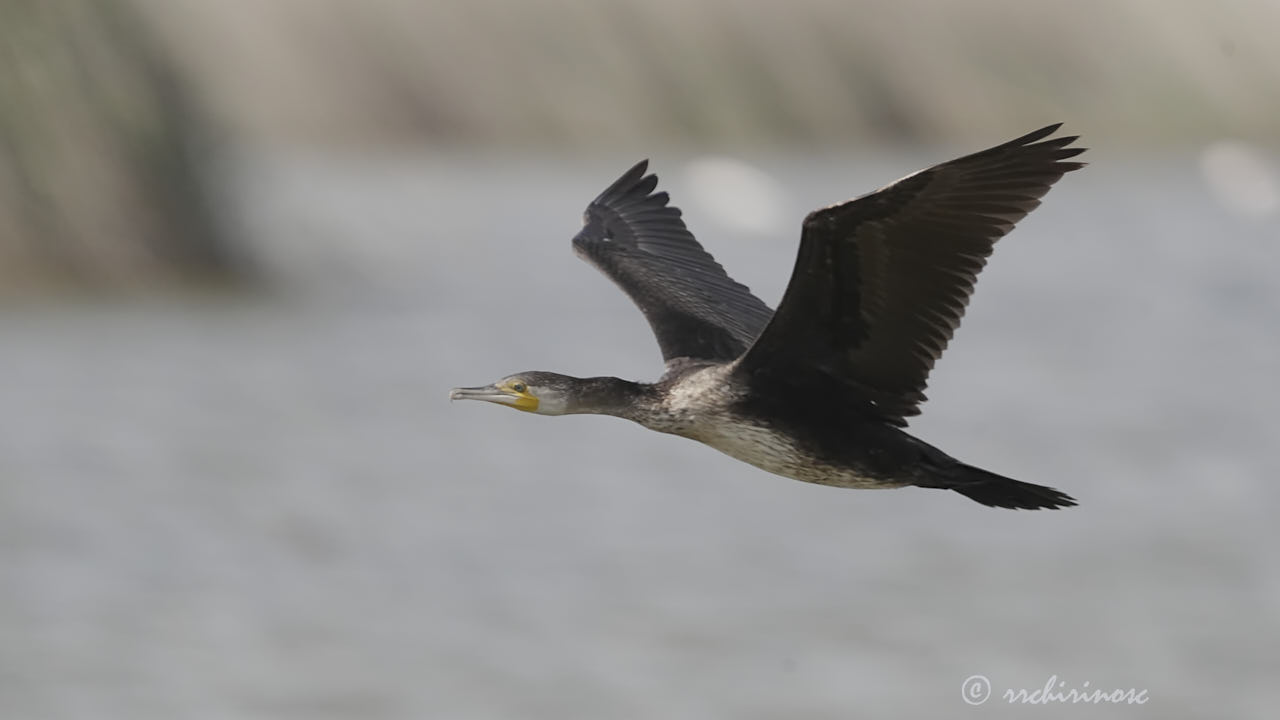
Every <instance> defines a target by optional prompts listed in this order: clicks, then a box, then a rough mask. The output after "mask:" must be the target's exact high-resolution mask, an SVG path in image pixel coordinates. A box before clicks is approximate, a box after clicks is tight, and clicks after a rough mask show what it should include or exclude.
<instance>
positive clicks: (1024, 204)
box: [740, 125, 1084, 425]
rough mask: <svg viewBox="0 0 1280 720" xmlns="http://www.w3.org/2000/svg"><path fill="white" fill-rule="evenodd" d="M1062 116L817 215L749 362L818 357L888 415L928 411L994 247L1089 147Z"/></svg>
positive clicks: (789, 367)
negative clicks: (933, 381) (941, 361)
mask: <svg viewBox="0 0 1280 720" xmlns="http://www.w3.org/2000/svg"><path fill="white" fill-rule="evenodd" d="M1058 127H1059V125H1050V126H1049V127H1046V128H1043V129H1041V130H1037V131H1035V132H1033V133H1031V134H1029V135H1025V136H1023V137H1020V138H1018V139H1017V140H1013V141H1011V142H1008V143H1005V144H1003V145H999V146H997V147H993V148H991V149H989V150H984V151H983V152H979V153H975V154H973V155H968V156H966V157H962V158H960V159H958V160H952V161H951V162H947V163H943V164H941V165H937V166H934V167H932V168H929V169H928V170H923V171H921V172H918V173H916V174H914V175H909V176H907V177H905V178H903V179H901V180H899V181H898V182H896V183H893V184H892V185H889V186H887V187H884V188H882V189H880V190H877V191H876V192H873V193H871V194H869V195H864V196H862V197H860V198H857V199H854V200H850V201H848V202H845V203H842V204H840V205H833V206H832V207H829V208H824V209H822V210H818V211H816V212H814V213H812V214H810V215H809V216H808V217H807V218H805V221H804V230H803V234H802V236H801V239H800V251H799V257H798V258H797V259H796V267H795V271H794V272H793V273H792V276H791V282H790V285H789V286H788V287H787V291H786V294H785V295H783V298H782V302H781V303H780V304H779V305H778V312H777V314H775V315H774V318H773V320H772V322H770V323H769V326H768V328H766V329H765V331H764V332H763V333H762V334H761V336H760V339H759V340H758V341H757V342H756V343H755V345H754V346H753V347H752V348H751V349H750V350H749V351H748V352H747V355H746V356H745V357H744V358H743V360H742V363H741V364H740V369H741V370H743V371H746V372H749V373H758V372H760V371H761V370H768V369H771V368H776V369H778V370H783V369H785V370H786V371H790V372H795V371H799V372H803V371H804V370H805V369H806V368H815V369H817V370H819V371H821V372H823V373H825V374H826V375H828V376H834V377H836V378H838V379H840V380H843V381H844V382H847V383H849V384H850V385H852V386H853V387H854V388H856V389H857V390H859V391H860V392H861V393H862V394H863V395H864V396H865V397H866V398H867V399H868V400H870V401H872V402H873V403H874V404H875V405H876V408H877V411H878V413H879V414H880V415H881V416H882V417H883V418H884V419H885V420H886V421H888V422H892V423H895V424H898V425H905V424H906V420H905V418H906V417H907V416H909V415H916V414H918V413H919V412H920V410H919V407H918V406H919V404H920V403H921V402H922V401H923V400H924V399H925V396H924V392H923V391H924V388H925V384H926V381H927V380H928V377H929V371H930V370H931V369H932V368H933V364H934V362H935V361H936V360H937V359H938V357H939V356H941V355H942V351H943V350H944V349H945V348H946V346H947V342H948V341H949V340H950V339H951V336H952V334H953V333H954V332H955V329H956V327H957V326H958V325H959V324H960V318H961V317H962V316H963V315H964V309H965V305H966V304H968V302H969V295H970V294H971V293H972V292H973V284H974V282H975V281H976V279H977V276H978V273H979V271H981V270H982V267H983V266H984V265H985V264H986V258H987V256H988V255H990V254H991V249H992V246H993V245H994V244H995V242H996V241H997V240H999V239H1000V238H1001V237H1003V236H1004V235H1005V233H1007V232H1009V231H1010V230H1011V229H1013V225H1014V223H1016V222H1018V221H1019V220H1021V219H1022V218H1023V217H1025V216H1026V214H1027V213H1029V212H1031V211H1032V210H1033V209H1035V207H1036V206H1037V205H1039V204H1040V198H1041V197H1042V196H1043V195H1044V194H1045V193H1046V192H1048V191H1049V186H1051V185H1053V183H1055V182H1057V181H1058V180H1059V179H1060V178H1061V177H1062V175H1063V174H1064V173H1066V172H1068V171H1071V170H1075V169H1077V168H1080V167H1082V166H1083V163H1078V162H1063V161H1064V160H1065V159H1067V158H1071V157H1075V156H1076V155H1079V154H1080V153H1082V152H1084V150H1083V148H1069V147H1067V145H1069V144H1071V143H1072V142H1074V141H1075V140H1076V138H1075V137H1062V138H1055V139H1052V140H1044V138H1046V137H1048V136H1049V135H1051V134H1052V133H1053V132H1054V131H1055V130H1057V129H1058Z"/></svg>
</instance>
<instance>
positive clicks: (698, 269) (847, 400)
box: [450, 125, 1084, 509]
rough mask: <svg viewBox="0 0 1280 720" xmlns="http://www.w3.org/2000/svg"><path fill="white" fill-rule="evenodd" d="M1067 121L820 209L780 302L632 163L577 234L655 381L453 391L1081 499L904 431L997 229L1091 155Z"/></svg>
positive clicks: (806, 473)
mask: <svg viewBox="0 0 1280 720" xmlns="http://www.w3.org/2000/svg"><path fill="white" fill-rule="evenodd" d="M1058 127H1059V125H1050V126H1049V127H1046V128H1042V129H1040V130H1037V131H1035V132H1033V133H1030V134H1028V135H1024V136H1023V137H1020V138H1018V139H1016V140H1012V141H1010V142H1007V143H1004V144H1003V145H997V146H996V147H993V148H990V149H988V150H984V151H982V152H979V153H975V154H973V155H967V156H965V157H962V158H959V159H956V160H952V161H950V162H945V163H942V164H940V165H936V166H934V167H931V168H929V169H927V170H923V171H921V172H918V173H915V174H914V175H908V176H907V177H905V178H903V179H901V180H899V181H897V182H895V183H893V184H891V185H888V186H886V187H884V188H881V189H880V190H877V191H875V192H873V193H870V194H868V195H863V196H862V197H859V198H856V199H853V200H849V201H847V202H843V203H840V204H838V205H832V206H831V207H827V208H823V209H821V210H817V211H815V212H813V213H810V214H809V216H808V217H806V218H805V220H804V225H803V227H802V231H801V235H800V250H799V256H798V257H797V259H796V265H795V269H794V271H793V272H792V275H791V282H790V284H789V285H788V286H787V290H786V293H785V294H784V295H783V297H782V302H781V303H779V304H778V309H777V311H776V312H775V311H772V310H770V309H769V307H768V306H767V305H765V304H764V303H763V302H761V301H760V299H759V298H757V297H756V296H755V295H752V294H751V291H750V290H748V289H747V288H746V286H744V285H742V284H741V283H738V282H735V281H734V280H733V279H732V278H730V277H729V276H728V275H727V274H726V273H725V271H724V268H722V267H721V266H720V264H719V263H717V262H716V261H715V260H714V259H713V258H712V257H711V255H710V254H708V253H707V252H706V251H705V250H703V248H702V246H701V245H699V244H698V242H697V241H696V240H694V238H693V235H692V234H690V232H689V230H688V229H687V228H686V227H685V224H684V222H683V221H682V220H681V218H680V211H679V210H678V209H677V208H675V207H671V206H669V205H668V204H667V199H668V198H667V193H665V192H654V189H655V188H656V187H657V183H658V179H657V177H656V176H654V175H646V174H645V171H646V168H647V167H648V161H643V162H640V163H639V164H637V165H636V166H635V167H633V168H631V169H630V170H628V171H627V172H626V174H624V175H623V176H622V177H621V178H619V179H618V180H617V181H616V182H614V183H613V184H612V185H610V186H609V187H608V189H606V190H605V191H604V192H603V193H601V194H600V196H599V197H597V198H596V199H595V200H594V201H593V202H592V203H591V204H590V205H589V206H588V207H587V211H586V213H585V214H584V216H583V228H582V231H581V232H579V233H578V234H577V235H576V236H575V237H574V238H573V248H574V251H575V253H576V254H577V255H579V256H580V257H582V258H583V259H585V260H587V261H588V262H590V263H592V264H593V265H595V266H596V267H597V268H599V269H600V270H601V271H602V272H604V274H605V275H607V276H608V277H609V278H610V279H612V280H613V281H614V282H615V283H617V285H618V286H619V287H620V288H622V290H623V292H625V293H626V294H627V295H628V296H630V298H631V299H632V301H633V302H635V304H636V305H637V306H639V308H640V310H641V312H643V313H644V316H645V318H646V319H648V321H649V326H650V327H651V328H652V329H653V334H654V335H655V336H656V337H657V340H658V345H659V347H660V348H661V349H662V358H663V360H664V361H665V363H666V372H665V373H664V374H663V376H662V378H661V379H660V380H658V381H657V382H656V383H652V384H647V383H637V382H630V381H628V380H622V379H619V378H615V377H594V378H574V377H569V376H566V375H560V374H558V373H551V372H544V371H531V372H522V373H517V374H515V375H511V376H508V377H506V378H503V379H502V380H499V381H498V382H496V383H494V384H492V385H487V386H485V387H474V388H456V389H454V390H453V391H452V392H451V393H450V398H452V399H456V400H485V401H488V402H493V403H499V404H502V405H508V406H510V407H513V408H516V409H518V410H524V411H526V412H533V413H539V414H542V415H563V414H567V413H598V414H603V415H614V416H617V417H621V418H626V419H628V420H633V421H635V422H637V423H639V424H641V425H643V426H645V427H647V428H649V429H651V430H657V431H658V432H664V433H672V434H674V435H681V436H683V437H687V438H690V439H693V440H697V441H698V442H701V443H705V444H707V445H710V446H711V447H713V448H715V449H717V450H720V451H721V452H724V453H726V454H728V455H730V456H732V457H735V458H737V459H739V460H742V461H744V462H748V463H750V464H752V465H755V466H756V467H759V468H762V469H764V470H768V471H769V472H772V473H776V474H778V475H782V476H785V477H789V478H795V479H797V480H803V481H805V482H812V483H819V484H822V485H834V486H836V487H845V488H892V487H904V486H908V485H915V486H918V487H927V488H944V489H947V490H955V491H956V492H958V493H960V494H961V495H964V496H965V497H968V498H971V499H973V500H976V501H977V502H980V503H982V504H983V505H988V506H992V507H1003V508H1029V509H1034V508H1060V507H1065V506H1070V505H1075V504H1076V503H1075V500H1073V499H1072V498H1071V497H1070V496H1068V495H1066V494H1065V493H1063V492H1060V491H1058V490H1055V489H1053V488H1049V487H1044V486H1041V485H1033V484H1031V483H1025V482H1021V481H1018V480H1014V479H1012V478H1007V477H1003V476H1001V475H997V474H995V473H991V472H988V471H986V470H982V469H979V468H976V467H973V466H971V465H966V464H964V463H962V462H960V461H959V460H956V459H955V458H952V457H951V456H950V455H947V454H946V453H944V452H942V451H941V450H939V449H937V448H935V447H933V446H932V445H929V444H927V443H925V442H923V441H921V440H919V439H917V438H915V437H912V436H911V435H908V434H907V433H906V432H905V431H903V429H902V428H904V427H906V424H907V418H908V417H910V416H912V415H916V414H918V413H919V412H920V409H919V405H920V403H921V402H923V401H924V399H925V396H924V392H923V391H924V389H925V384H926V380H927V378H928V376H929V371H930V369H932V368H933V364H934V362H935V361H936V360H937V359H938V357H939V356H941V355H942V351H943V350H944V349H945V348H946V346H947V342H948V341H949V340H950V339H951V336H952V334H953V333H954V332H955V329H956V327H957V326H958V325H959V324H960V318H961V316H963V314H964V309H965V305H966V304H967V303H968V300H969V295H970V294H971V293H972V292H973V285H974V282H975V280H976V279H977V275H978V272H979V271H981V270H982V267H983V265H985V264H986V259H987V256H989V255H990V254H991V250H992V247H993V245H994V244H995V242H996V240H999V239H1000V238H1001V237H1003V236H1004V235H1005V233H1007V232H1009V231H1010V230H1011V229H1013V226H1014V224H1015V223H1016V222H1018V221H1019V220H1021V219H1022V218H1023V217H1025V216H1026V214H1027V213H1029V212H1031V210H1033V209H1034V208H1035V207H1036V206H1037V205H1039V204H1040V198H1041V197H1042V196H1043V195H1044V194H1045V193H1046V192H1048V191H1049V187H1050V186H1051V185H1053V184H1054V183H1055V182H1057V181H1058V179H1059V178H1061V177H1062V175H1063V174H1064V173H1066V172H1069V171H1071V170H1076V169H1078V168H1080V167H1083V163H1080V162H1069V161H1067V159H1068V158H1072V157H1075V156H1077V155H1079V154H1080V153H1082V152H1084V149H1083V148H1073V147H1068V146H1069V145H1070V144H1071V143H1072V142H1074V141H1075V140H1076V139H1077V138H1076V137H1074V136H1073V137H1058V138H1053V139H1046V138H1048V137H1049V136H1050V135H1052V134H1053V133H1054V132H1055V131H1056V130H1057V129H1058Z"/></svg>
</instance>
